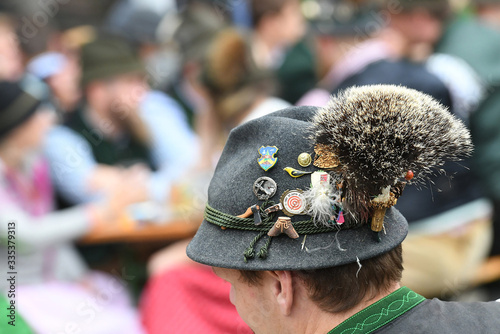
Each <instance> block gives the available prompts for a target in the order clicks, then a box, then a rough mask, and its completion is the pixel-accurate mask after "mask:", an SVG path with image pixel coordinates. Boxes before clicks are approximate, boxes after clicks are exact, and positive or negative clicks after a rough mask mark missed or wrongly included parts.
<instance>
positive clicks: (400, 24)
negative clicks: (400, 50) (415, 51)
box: [392, 10, 443, 46]
mask: <svg viewBox="0 0 500 334" xmlns="http://www.w3.org/2000/svg"><path fill="white" fill-rule="evenodd" d="M392 25H393V27H394V28H395V29H396V30H398V31H400V32H401V33H402V34H403V36H405V37H406V39H407V40H408V42H409V43H411V44H416V43H423V44H429V45H431V46H432V45H434V44H435V43H437V41H438V40H439V38H440V37H441V34H442V30H443V22H441V21H440V20H439V19H438V18H436V17H434V16H432V15H431V14H430V13H429V12H427V11H425V10H415V11H413V12H411V13H402V14H399V15H395V16H394V17H393V23H392Z"/></svg>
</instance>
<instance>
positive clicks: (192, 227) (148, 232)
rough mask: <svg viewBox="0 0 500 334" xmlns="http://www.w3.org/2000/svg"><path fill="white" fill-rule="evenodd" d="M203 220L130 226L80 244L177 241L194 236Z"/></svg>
mask: <svg viewBox="0 0 500 334" xmlns="http://www.w3.org/2000/svg"><path fill="white" fill-rule="evenodd" d="M201 221H202V218H201V217H200V218H199V219H192V220H190V221H186V220H178V221H177V220H173V221H169V222H165V223H164V224H153V223H143V224H128V225H125V227H124V226H123V225H122V227H121V228H120V229H113V230H111V229H110V230H106V231H102V232H100V233H98V234H92V235H88V236H86V237H84V238H82V239H80V241H79V243H80V244H86V245H91V244H103V243H113V242H122V243H139V242H150V241H175V240H180V239H185V238H189V237H192V236H194V234H195V233H196V230H197V229H198V227H199V225H200V223H201Z"/></svg>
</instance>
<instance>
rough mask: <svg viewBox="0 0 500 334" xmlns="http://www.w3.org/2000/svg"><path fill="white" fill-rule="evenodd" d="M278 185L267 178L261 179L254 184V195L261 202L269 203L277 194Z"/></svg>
mask: <svg viewBox="0 0 500 334" xmlns="http://www.w3.org/2000/svg"><path fill="white" fill-rule="evenodd" d="M277 189H278V185H277V184H276V182H275V181H274V180H273V179H271V178H270V177H267V176H262V177H259V178H258V179H257V180H255V182H254V183H253V193H254V194H255V196H257V198H258V199H259V200H261V201H267V200H268V199H270V198H271V197H273V196H274V194H276V190H277Z"/></svg>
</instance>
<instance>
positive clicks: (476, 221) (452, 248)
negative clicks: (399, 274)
mask: <svg viewBox="0 0 500 334" xmlns="http://www.w3.org/2000/svg"><path fill="white" fill-rule="evenodd" d="M318 4H319V6H320V8H321V11H319V12H318V16H317V17H316V18H314V19H313V26H314V27H315V30H316V31H317V34H318V50H319V52H318V55H319V56H320V64H323V65H325V66H326V67H325V68H326V69H329V71H328V74H327V75H326V76H325V79H324V80H323V82H322V83H323V84H324V87H326V88H327V89H330V91H326V90H319V89H317V90H315V91H312V92H311V93H310V94H308V95H306V96H305V97H304V98H303V99H302V102H301V103H300V104H301V105H324V103H326V100H327V99H328V96H329V94H330V93H333V94H335V93H336V92H339V91H342V90H343V89H346V88H348V87H351V86H361V85H370V84H395V85H404V86H406V87H409V88H413V89H416V90H418V91H421V92H424V93H426V94H429V95H431V96H432V97H434V98H435V99H436V100H438V101H439V102H440V103H442V104H443V105H444V106H445V107H448V108H449V111H450V112H451V113H453V114H454V115H457V116H458V117H460V118H461V119H462V120H463V121H464V122H466V123H467V121H468V117H469V114H470V113H471V111H472V110H473V108H474V106H475V104H477V100H478V98H479V97H480V96H479V94H477V93H478V91H480V89H479V88H478V87H477V85H476V84H477V80H475V78H474V73H471V72H472V71H471V70H470V69H469V67H468V66H467V64H463V62H460V61H459V60H457V59H455V58H452V57H450V56H445V55H439V56H437V55H435V56H433V57H432V59H429V60H428V61H427V62H425V63H418V62H414V61H411V60H409V59H408V57H409V53H410V51H411V50H413V47H414V46H416V45H420V44H422V43H424V44H427V45H429V44H432V43H434V42H435V41H436V39H437V38H439V34H440V30H438V31H435V30H436V29H437V28H436V27H435V23H436V22H434V21H433V20H438V18H436V17H435V15H438V14H439V15H443V16H444V15H445V13H446V10H447V8H448V5H447V2H446V1H444V0H440V1H436V2H435V3H434V2H433V3H431V1H427V0H421V1H412V2H411V1H401V2H400V3H398V6H397V7H396V8H394V7H391V3H390V2H389V1H387V2H386V4H387V6H385V7H384V6H375V5H373V4H372V3H369V2H359V3H354V2H352V1H347V0H339V1H333V2H332V1H318ZM323 13H325V14H323ZM327 13H333V14H327ZM431 13H434V14H432V15H431ZM392 14H394V15H392ZM396 16H397V17H396ZM406 16H407V17H411V18H412V19H411V20H410V19H408V20H407V21H408V22H406V21H405V20H404V17H406ZM414 16H415V17H414ZM428 21H429V22H428ZM431 21H432V22H431ZM392 25H395V26H398V27H399V26H401V27H402V26H404V27H405V29H404V31H405V32H407V33H408V34H409V35H408V36H406V35H405V34H403V32H397V31H396V28H395V27H392ZM407 25H409V26H413V29H410V28H409V27H407ZM427 25H429V26H427ZM420 26H425V28H426V30H424V29H423V28H422V27H420ZM439 27H441V23H439ZM427 30H429V31H427ZM410 32H411V33H412V34H410ZM431 32H432V33H431ZM322 101H325V102H322ZM462 165H465V166H467V167H469V166H470V159H469V160H467V161H464V162H463V163H462ZM447 171H448V174H452V175H453V178H450V177H448V176H447V175H435V176H434V177H432V178H431V182H429V183H428V184H427V185H426V186H425V187H422V188H423V189H422V188H417V187H412V188H410V189H407V191H406V194H405V196H404V197H403V198H401V200H400V201H398V204H397V206H396V207H397V208H398V209H399V210H401V212H402V213H403V214H404V216H405V217H406V219H407V220H408V222H409V224H410V237H409V238H407V239H406V241H405V243H404V245H403V249H404V252H405V259H406V270H405V273H404V275H403V282H404V283H405V284H407V285H408V286H410V287H411V288H412V289H414V290H415V291H417V292H418V293H420V294H423V295H425V296H426V297H434V296H439V297H443V296H447V297H448V296H450V295H453V294H456V293H457V292H460V290H463V289H464V288H466V287H468V286H469V285H470V282H471V280H472V279H473V276H474V273H475V272H476V270H477V268H478V267H479V266H480V264H481V263H482V261H483V259H484V258H485V257H486V254H487V252H488V248H489V245H490V242H489V233H490V230H491V222H490V214H491V205H490V204H489V203H488V202H487V201H486V199H485V198H484V197H482V193H481V189H480V188H479V186H478V183H477V181H476V179H475V178H474V175H473V172H472V171H471V170H470V169H468V168H463V167H462V166H459V165H457V164H449V165H448V166H447ZM458 189H460V190H461V192H460V193H458V192H457V190H458ZM457 226H461V227H462V228H461V229H458V230H459V231H460V232H457ZM436 253H440V254H448V255H447V256H446V257H436V256H435V254H436Z"/></svg>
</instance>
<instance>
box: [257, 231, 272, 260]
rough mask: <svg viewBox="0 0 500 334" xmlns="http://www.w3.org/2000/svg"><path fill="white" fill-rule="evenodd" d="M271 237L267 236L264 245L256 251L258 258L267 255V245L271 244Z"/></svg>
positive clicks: (263, 257)
mask: <svg viewBox="0 0 500 334" xmlns="http://www.w3.org/2000/svg"><path fill="white" fill-rule="evenodd" d="M272 238H273V237H270V236H268V238H267V241H266V243H265V245H264V246H262V248H261V249H260V251H259V252H258V253H257V256H258V257H259V258H260V259H265V258H266V257H267V251H268V250H269V245H270V244H271V240H272Z"/></svg>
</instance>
